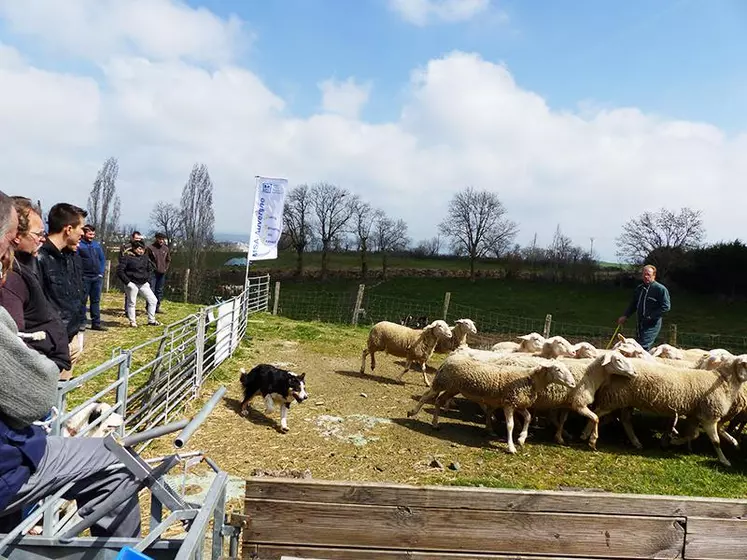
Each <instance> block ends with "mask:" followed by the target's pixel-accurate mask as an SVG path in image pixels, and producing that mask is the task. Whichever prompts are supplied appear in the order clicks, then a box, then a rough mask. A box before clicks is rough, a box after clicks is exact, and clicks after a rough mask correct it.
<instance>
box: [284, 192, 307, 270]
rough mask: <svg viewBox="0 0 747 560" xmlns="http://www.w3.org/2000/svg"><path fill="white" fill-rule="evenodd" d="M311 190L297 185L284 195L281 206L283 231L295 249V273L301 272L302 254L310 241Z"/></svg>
mask: <svg viewBox="0 0 747 560" xmlns="http://www.w3.org/2000/svg"><path fill="white" fill-rule="evenodd" d="M311 210H312V203H311V191H310V189H309V187H308V185H298V186H297V187H294V188H293V189H291V191H290V192H289V193H288V195H287V196H286V197H285V206H284V207H283V222H284V228H283V229H284V230H285V231H284V233H285V234H286V236H287V238H288V244H289V245H290V247H292V248H293V250H294V251H296V275H298V276H301V275H302V274H303V254H304V252H305V251H306V248H307V247H308V245H309V243H310V242H311V239H312V236H313V232H312V229H311Z"/></svg>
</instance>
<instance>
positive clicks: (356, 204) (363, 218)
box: [350, 196, 376, 280]
mask: <svg viewBox="0 0 747 560" xmlns="http://www.w3.org/2000/svg"><path fill="white" fill-rule="evenodd" d="M350 206H351V210H352V214H353V216H352V227H351V230H352V233H353V235H354V236H355V240H356V241H357V243H358V251H359V252H360V255H361V278H362V279H363V280H365V279H366V277H367V276H368V250H369V247H368V240H369V238H370V237H371V233H372V232H373V230H374V216H375V214H376V212H375V211H374V209H373V208H372V207H371V205H370V204H369V203H368V202H363V201H362V200H361V199H360V198H359V197H357V196H356V197H354V198H353V200H352V203H351V205H350Z"/></svg>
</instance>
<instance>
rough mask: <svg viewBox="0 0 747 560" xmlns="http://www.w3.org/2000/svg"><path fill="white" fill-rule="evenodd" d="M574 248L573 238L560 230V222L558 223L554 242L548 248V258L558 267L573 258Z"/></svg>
mask: <svg viewBox="0 0 747 560" xmlns="http://www.w3.org/2000/svg"><path fill="white" fill-rule="evenodd" d="M574 249H575V248H574V247H573V240H572V239H571V238H570V237H568V236H567V235H565V234H564V233H563V232H562V231H561V230H560V224H558V226H557V227H556V228H555V235H553V237H552V243H550V246H549V247H548V248H547V256H548V258H549V259H550V261H551V262H552V264H553V265H555V266H556V267H557V266H559V265H562V264H565V263H567V262H568V261H569V260H571V258H572V255H573V252H574Z"/></svg>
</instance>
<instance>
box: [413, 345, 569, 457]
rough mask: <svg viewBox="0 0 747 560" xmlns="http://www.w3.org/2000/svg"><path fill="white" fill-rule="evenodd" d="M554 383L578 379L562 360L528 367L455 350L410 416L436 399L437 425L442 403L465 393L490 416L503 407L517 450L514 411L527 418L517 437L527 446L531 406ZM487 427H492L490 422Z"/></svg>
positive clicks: (513, 449)
mask: <svg viewBox="0 0 747 560" xmlns="http://www.w3.org/2000/svg"><path fill="white" fill-rule="evenodd" d="M550 383H559V384H562V385H565V386H567V387H573V386H574V385H575V380H574V378H573V375H572V374H571V372H570V370H569V369H568V367H567V366H566V365H564V364H563V363H562V362H560V361H558V360H542V363H540V364H539V365H535V366H533V367H529V368H527V367H517V366H504V365H500V364H498V363H496V362H490V361H478V360H474V359H472V358H470V357H469V356H467V355H465V354H457V353H455V354H452V355H451V356H449V357H448V358H446V360H444V363H443V364H441V367H439V368H438V371H437V372H436V376H435V377H434V378H433V384H432V385H431V388H430V389H429V390H428V391H426V392H425V394H423V396H422V397H421V398H420V401H418V404H417V405H416V406H415V408H413V409H412V410H410V411H408V412H407V415H408V416H415V415H416V414H417V413H418V412H419V411H420V409H421V408H422V406H423V405H424V404H425V403H426V402H429V401H432V400H434V399H435V406H434V412H433V420H432V425H433V427H434V428H437V427H438V417H439V413H440V409H441V405H442V403H444V402H446V401H448V400H450V399H451V398H453V397H454V396H456V395H458V394H460V393H461V394H462V395H463V396H464V397H465V398H466V399H468V400H471V401H474V402H477V403H479V404H481V405H482V406H483V408H484V409H485V410H486V413H487V416H486V418H488V419H489V418H490V416H492V413H493V410H494V409H496V408H503V412H504V415H505V417H506V431H507V433H508V451H509V453H516V447H515V445H514V441H513V428H514V411H515V410H518V411H519V412H520V413H521V414H522V415H523V417H524V425H523V426H522V429H521V433H520V434H519V438H518V440H517V441H518V443H519V445H524V442H525V441H526V438H527V434H528V432H529V423H530V421H531V414H530V412H529V410H528V409H529V407H531V406H532V404H533V403H534V401H535V399H536V398H537V395H538V394H539V393H540V392H541V391H543V390H544V389H545V388H546V387H547V385H548V384H550ZM487 427H488V430H490V425H489V423H488V426H487Z"/></svg>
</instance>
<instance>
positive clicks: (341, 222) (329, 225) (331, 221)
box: [310, 183, 352, 279]
mask: <svg viewBox="0 0 747 560" xmlns="http://www.w3.org/2000/svg"><path fill="white" fill-rule="evenodd" d="M310 196H311V202H312V205H313V208H314V217H315V220H314V226H315V229H316V233H317V234H318V235H319V239H320V241H321V244H322V270H321V277H322V279H325V278H326V277H327V271H328V268H329V263H328V256H329V250H330V247H331V246H332V241H333V240H334V239H337V238H338V237H339V234H340V233H342V231H343V229H344V228H345V226H346V225H347V223H348V221H349V220H350V217H351V215H352V205H351V196H350V192H349V191H348V190H347V189H343V188H341V187H338V186H336V185H330V184H329V183H316V184H314V185H312V187H311V190H310Z"/></svg>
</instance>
